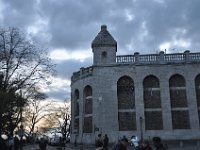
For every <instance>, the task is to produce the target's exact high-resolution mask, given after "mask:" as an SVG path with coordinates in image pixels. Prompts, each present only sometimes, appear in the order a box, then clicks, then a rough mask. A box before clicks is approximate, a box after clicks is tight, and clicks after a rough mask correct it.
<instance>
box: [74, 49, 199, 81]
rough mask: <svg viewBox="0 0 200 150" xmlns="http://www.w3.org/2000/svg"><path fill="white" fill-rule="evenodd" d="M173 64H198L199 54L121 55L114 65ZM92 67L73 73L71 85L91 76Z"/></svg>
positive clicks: (186, 52) (188, 52) (187, 52)
mask: <svg viewBox="0 0 200 150" xmlns="http://www.w3.org/2000/svg"><path fill="white" fill-rule="evenodd" d="M174 63H176V64H177V63H200V53H190V51H188V50H187V51H185V52H184V53H173V54H165V53H164V52H163V51H161V52H160V53H159V54H147V55H140V54H139V53H138V52H136V53H134V55H121V56H117V57H116V64H122V65H123V64H133V65H150V64H174ZM92 72H93V66H90V67H87V68H81V69H80V71H78V72H74V73H73V76H72V77H71V81H72V83H73V82H75V81H76V80H78V79H82V78H85V77H88V76H92Z"/></svg>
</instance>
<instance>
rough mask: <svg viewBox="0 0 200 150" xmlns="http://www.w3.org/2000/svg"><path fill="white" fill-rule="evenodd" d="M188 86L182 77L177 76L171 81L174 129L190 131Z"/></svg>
mask: <svg viewBox="0 0 200 150" xmlns="http://www.w3.org/2000/svg"><path fill="white" fill-rule="evenodd" d="M185 86H186V84H185V79H184V77H183V76H182V75H179V74H175V75H173V76H172V77H171V78H170V79H169V90H170V101H171V108H172V109H171V110H172V125H173V129H189V128H190V121H189V113H188V104H187V96H186V87H185Z"/></svg>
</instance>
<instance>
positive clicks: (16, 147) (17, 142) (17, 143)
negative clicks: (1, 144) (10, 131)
mask: <svg viewBox="0 0 200 150" xmlns="http://www.w3.org/2000/svg"><path fill="white" fill-rule="evenodd" d="M14 149H15V150H19V138H18V137H17V136H15V137H14Z"/></svg>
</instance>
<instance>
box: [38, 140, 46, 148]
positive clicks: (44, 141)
mask: <svg viewBox="0 0 200 150" xmlns="http://www.w3.org/2000/svg"><path fill="white" fill-rule="evenodd" d="M39 147H40V150H46V147H47V142H46V140H45V139H44V138H41V139H40V141H39Z"/></svg>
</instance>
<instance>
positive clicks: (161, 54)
mask: <svg viewBox="0 0 200 150" xmlns="http://www.w3.org/2000/svg"><path fill="white" fill-rule="evenodd" d="M159 55H160V57H159V63H160V64H162V63H164V61H165V60H164V59H165V58H164V55H165V54H164V51H160V53H159Z"/></svg>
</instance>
